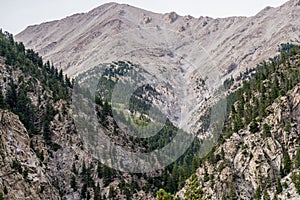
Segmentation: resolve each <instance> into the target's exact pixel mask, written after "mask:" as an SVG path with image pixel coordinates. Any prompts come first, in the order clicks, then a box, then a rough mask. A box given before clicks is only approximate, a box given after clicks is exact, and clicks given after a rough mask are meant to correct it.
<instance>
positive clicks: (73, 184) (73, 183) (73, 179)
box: [70, 175, 77, 191]
mask: <svg viewBox="0 0 300 200" xmlns="http://www.w3.org/2000/svg"><path fill="white" fill-rule="evenodd" d="M70 185H71V188H73V189H74V191H76V190H77V183H76V177H75V176H74V175H73V176H72V177H71V183H70Z"/></svg>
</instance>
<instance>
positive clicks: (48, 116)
mask: <svg viewBox="0 0 300 200" xmlns="http://www.w3.org/2000/svg"><path fill="white" fill-rule="evenodd" d="M0 56H1V57H4V58H5V64H6V65H8V66H11V67H12V69H14V70H19V71H20V72H22V73H21V75H19V76H18V77H17V80H16V79H13V78H12V76H10V77H8V78H6V77H4V78H5V80H4V82H5V81H6V82H7V81H8V88H6V90H7V92H6V95H5V97H4V95H3V88H0V89H1V91H0V108H2V109H8V110H10V111H12V112H13V113H15V114H17V115H18V116H19V117H20V120H21V121H22V123H23V124H24V125H25V127H26V129H27V130H28V132H29V135H30V136H33V135H35V134H39V133H43V135H44V139H45V141H46V143H47V144H51V130H50V122H51V121H52V120H53V118H54V116H55V115H56V114H57V113H56V111H55V109H54V108H53V103H55V102H57V101H58V100H60V99H63V100H66V101H69V100H70V94H69V93H70V92H69V90H70V88H71V87H72V84H71V82H70V79H69V78H68V77H67V76H63V74H62V71H61V70H60V71H58V70H57V69H56V68H54V66H53V65H52V66H51V65H50V62H49V61H48V62H46V63H43V60H42V58H41V57H40V56H39V55H38V53H35V52H34V51H33V50H31V49H25V47H24V45H23V44H22V43H18V42H14V39H13V36H12V35H11V34H9V33H7V32H5V33H2V31H0ZM7 79H8V80H7ZM39 83H40V84H41V86H42V89H41V90H40V89H39V87H38V84H39ZM32 93H34V94H36V96H38V107H36V106H35V105H33V103H32V101H31V99H30V97H29V96H30V94H32ZM42 98H43V99H42ZM42 100H43V101H46V105H45V107H39V106H40V104H41V101H42ZM41 114H43V116H44V119H43V120H42V121H43V125H42V126H41V124H40V121H39V117H40V116H41ZM38 122H39V123H38Z"/></svg>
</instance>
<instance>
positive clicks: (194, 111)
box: [15, 0, 300, 133]
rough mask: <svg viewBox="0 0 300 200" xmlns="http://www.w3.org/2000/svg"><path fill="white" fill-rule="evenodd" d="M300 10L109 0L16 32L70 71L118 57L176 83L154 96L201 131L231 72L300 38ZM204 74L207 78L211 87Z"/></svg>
mask: <svg viewBox="0 0 300 200" xmlns="http://www.w3.org/2000/svg"><path fill="white" fill-rule="evenodd" d="M299 18H300V5H299V1H298V0H290V1H288V2H287V3H285V4H284V5H282V6H280V7H277V8H271V7H267V8H265V9H264V10H262V11H261V12H259V13H258V14H257V15H255V16H253V17H230V18H220V19H213V18H209V17H200V18H194V17H192V16H179V15H177V14H176V13H174V12H171V13H167V14H157V13H153V12H149V11H145V10H142V9H139V8H135V7H132V6H129V5H124V4H117V3H108V4H104V5H102V6H100V7H98V8H95V9H94V10H91V11H90V12H88V13H81V14H76V15H72V16H70V17H67V18H64V19H62V20H57V21H52V22H46V23H43V24H40V25H34V26H29V27H28V28H26V29H25V30H24V31H22V32H21V33H19V34H18V35H16V37H15V38H16V39H17V40H18V41H22V42H23V43H24V44H25V45H26V46H27V47H29V48H33V49H34V50H36V51H37V52H39V53H40V54H41V55H42V56H43V57H44V58H45V59H46V60H50V61H52V62H53V63H54V64H55V66H57V67H59V68H61V69H63V71H64V73H66V74H68V75H69V76H71V77H74V76H76V75H78V74H81V73H82V72H85V71H87V70H89V69H91V68H93V67H95V66H98V65H101V64H103V63H111V62H112V61H119V60H122V61H127V60H128V61H131V62H132V63H134V64H137V65H140V66H141V67H142V68H143V69H145V70H146V71H147V72H149V73H150V74H151V75H152V76H153V77H155V78H156V79H157V80H159V81H162V80H163V81H162V83H161V84H162V85H168V84H169V85H171V86H172V88H168V89H169V91H167V89H166V88H165V87H162V85H160V86H161V97H160V98H158V99H156V101H154V104H156V105H157V106H159V107H161V109H162V111H163V112H164V114H166V115H167V117H168V118H169V119H170V120H171V121H172V123H174V124H175V125H176V126H178V127H179V128H182V129H184V130H186V131H188V132H194V133H195V132H197V131H198V130H199V128H200V127H199V123H198V124H197V123H196V122H197V121H199V116H201V115H203V110H202V109H201V108H203V106H204V104H211V103H212V102H213V101H214V99H215V96H214V92H213V91H214V89H216V88H218V87H219V86H220V85H221V84H222V82H223V81H224V80H225V79H226V78H227V77H230V76H232V75H233V76H237V75H239V74H240V72H243V71H245V70H246V69H247V68H253V67H255V66H256V64H258V63H259V62H261V61H263V60H266V59H268V58H269V57H272V56H274V55H275V54H276V51H277V50H278V45H280V44H281V43H287V42H290V43H299V42H300V23H299V20H298V19H299ZM148 79H152V78H151V77H150V78H148ZM199 79H202V80H205V84H206V88H205V90H203V88H201V85H199V83H198V80H199ZM176 88H180V89H181V91H176ZM199 88H200V90H201V91H200V90H199ZM167 92H169V93H167ZM176 92H177V93H180V94H184V95H181V96H178V94H176ZM164 95H165V96H167V101H166V100H165V99H164V98H163V96H164ZM206 99H210V101H209V102H204V100H206ZM211 101H212V102H211ZM194 105H197V106H194ZM206 106H207V105H206ZM174 108H175V109H174Z"/></svg>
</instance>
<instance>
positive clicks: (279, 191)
mask: <svg viewBox="0 0 300 200" xmlns="http://www.w3.org/2000/svg"><path fill="white" fill-rule="evenodd" d="M281 192H282V185H281V182H280V179H279V178H278V179H277V186H276V193H277V194H280V193H281Z"/></svg>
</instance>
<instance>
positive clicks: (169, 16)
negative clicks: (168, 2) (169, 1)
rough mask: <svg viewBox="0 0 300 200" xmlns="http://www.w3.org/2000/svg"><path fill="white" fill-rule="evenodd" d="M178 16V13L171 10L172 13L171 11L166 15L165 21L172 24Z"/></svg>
mask: <svg viewBox="0 0 300 200" xmlns="http://www.w3.org/2000/svg"><path fill="white" fill-rule="evenodd" d="M177 18H178V15H177V13H175V12H171V13H169V14H167V15H166V17H165V21H166V23H168V24H172V23H173V22H175V21H176V20H177Z"/></svg>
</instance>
